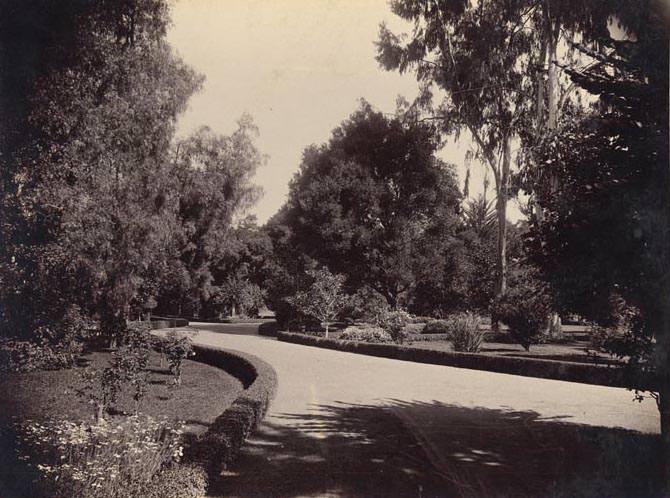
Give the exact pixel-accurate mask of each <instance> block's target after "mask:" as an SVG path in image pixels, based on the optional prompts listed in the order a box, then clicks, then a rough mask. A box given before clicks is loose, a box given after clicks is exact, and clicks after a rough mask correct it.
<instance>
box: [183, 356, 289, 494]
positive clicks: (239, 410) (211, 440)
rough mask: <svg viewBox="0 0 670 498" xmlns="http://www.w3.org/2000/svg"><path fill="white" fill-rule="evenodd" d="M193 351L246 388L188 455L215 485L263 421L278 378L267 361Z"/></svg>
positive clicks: (201, 360)
mask: <svg viewBox="0 0 670 498" xmlns="http://www.w3.org/2000/svg"><path fill="white" fill-rule="evenodd" d="M193 349H194V351H195V353H196V354H195V357H194V359H195V360H196V361H200V362H203V363H206V364H208V365H212V366H215V367H218V368H222V369H224V370H225V371H226V372H228V373H230V374H231V375H233V376H235V377H237V378H238V379H239V380H240V381H241V382H242V385H243V386H244V388H245V390H244V392H243V393H242V395H241V396H240V397H238V398H237V399H236V400H235V401H234V402H233V404H232V405H231V406H230V407H228V409H226V410H225V411H224V412H223V413H222V414H221V415H220V416H219V417H217V418H216V420H215V421H214V422H213V423H212V424H211V425H210V427H209V429H208V430H207V431H206V432H205V433H204V434H202V435H201V436H199V437H198V438H197V439H196V440H195V441H192V442H191V447H190V450H189V451H188V453H187V455H186V457H187V460H188V461H189V462H192V463H195V464H197V465H201V466H203V467H204V468H205V469H206V471H207V474H208V476H209V479H210V482H213V481H216V480H217V479H220V477H221V474H222V472H223V471H224V470H226V468H227V467H228V465H229V464H230V463H231V462H233V461H234V460H235V458H236V457H237V455H238V454H239V451H240V448H241V447H242V444H243V443H244V441H245V440H246V439H247V438H248V437H249V435H250V434H251V432H252V431H253V430H254V429H255V428H256V427H257V426H258V424H259V423H260V422H261V420H263V417H264V416H265V414H266V413H267V411H268V409H269V407H270V403H271V401H272V399H273V398H274V395H275V393H276V389H277V374H276V372H275V371H274V369H273V368H272V367H271V366H270V365H269V364H267V363H266V362H264V361H263V360H261V359H259V358H256V357H255V356H253V355H249V354H246V353H242V352H240V351H228V350H223V349H220V348H216V347H213V346H202V345H194V346H193Z"/></svg>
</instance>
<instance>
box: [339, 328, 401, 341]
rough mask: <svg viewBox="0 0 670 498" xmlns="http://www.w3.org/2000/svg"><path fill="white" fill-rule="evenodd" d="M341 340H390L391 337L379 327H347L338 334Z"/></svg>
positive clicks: (391, 339)
mask: <svg viewBox="0 0 670 498" xmlns="http://www.w3.org/2000/svg"><path fill="white" fill-rule="evenodd" d="M340 339H341V340H343V341H359V342H391V341H393V338H392V337H391V336H390V335H389V333H388V332H386V331H384V329H382V328H381V327H347V328H346V329H344V331H342V333H341V334H340Z"/></svg>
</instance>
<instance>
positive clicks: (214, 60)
mask: <svg viewBox="0 0 670 498" xmlns="http://www.w3.org/2000/svg"><path fill="white" fill-rule="evenodd" d="M172 21H173V26H172V28H171V30H170V32H169V33H168V40H169V41H170V43H171V44H172V46H173V47H174V49H175V50H176V52H177V53H178V54H179V55H180V56H181V57H182V58H183V59H184V61H185V62H186V63H187V64H189V65H190V66H191V67H193V68H194V69H195V70H196V71H198V72H199V73H201V74H203V75H204V76H205V78H206V79H205V83H204V87H203V89H202V90H201V91H200V92H199V93H198V94H196V95H194V96H193V97H192V98H191V100H190V103H189V108H188V110H187V111H186V113H185V114H184V115H183V116H182V117H181V118H180V120H179V122H178V135H180V136H186V135H188V134H190V133H191V132H193V131H194V130H196V129H197V128H199V127H200V126H203V125H206V126H209V127H210V128H212V129H213V130H214V131H215V132H217V133H222V134H229V133H231V132H232V131H233V130H234V129H235V128H236V121H237V120H238V118H239V117H240V116H241V115H242V114H243V113H245V112H247V113H249V114H250V115H251V116H252V117H253V119H254V122H255V123H256V125H257V126H258V128H259V132H260V136H259V137H258V140H257V145H258V148H259V149H260V151H261V152H262V153H263V154H265V155H267V157H268V159H267V163H266V164H265V165H264V166H263V167H261V168H260V169H259V170H258V172H257V174H256V177H255V183H257V184H258V185H260V186H261V187H263V190H264V196H263V198H262V199H261V200H260V201H259V202H258V204H257V205H256V206H255V208H252V209H251V210H250V212H249V214H255V215H256V216H257V217H258V221H259V223H261V224H262V223H265V221H267V219H268V218H270V217H271V216H272V215H273V214H274V213H276V212H277V210H278V209H279V208H280V207H281V205H282V204H283V203H284V202H285V200H286V195H287V193H288V182H289V180H290V179H291V178H292V176H293V175H294V173H295V172H296V171H297V170H298V167H299V165H300V161H301V158H302V152H303V150H304V149H305V147H307V146H308V145H310V144H321V143H324V142H326V141H327V140H328V139H329V138H330V134H331V131H332V130H333V129H334V128H335V127H337V126H339V124H340V123H341V122H342V121H343V120H344V119H346V118H347V117H348V116H349V115H350V114H351V113H352V112H353V111H354V110H356V108H357V107H358V100H359V99H360V98H364V99H366V100H367V101H368V102H370V103H371V104H372V105H373V106H374V107H375V108H376V109H378V110H381V111H383V112H389V113H390V112H393V111H394V110H395V107H396V105H395V102H396V98H397V96H398V95H401V96H403V97H405V98H406V99H407V100H410V101H411V100H413V99H414V97H415V96H416V94H417V83H416V80H415V77H414V74H411V73H410V74H405V75H400V74H398V73H397V72H387V71H384V70H382V69H381V68H380V67H379V66H378V64H377V61H376V60H375V53H376V52H375V45H374V42H375V40H376V39H377V33H378V30H379V24H380V23H381V22H386V23H387V24H388V25H389V26H390V27H391V28H392V30H393V31H394V32H400V31H407V30H408V25H407V24H405V23H404V21H402V20H401V19H399V18H397V17H396V16H395V15H393V14H392V13H391V11H390V8H389V7H388V5H387V1H386V0H282V1H275V0H175V1H174V4H173V8H172ZM469 147H470V141H469V140H468V139H467V138H464V137H462V138H461V140H460V142H459V143H456V144H454V143H451V142H450V143H448V144H447V145H446V147H445V148H444V149H443V150H442V151H441V152H440V156H441V157H442V159H444V160H446V161H449V162H453V163H454V164H456V165H457V166H458V174H459V179H460V182H461V186H462V185H463V181H464V178H465V164H464V163H465V162H464V156H465V153H466V151H467V150H468V148H469ZM483 176H484V168H483V166H481V165H479V164H473V165H472V168H471V180H470V194H471V196H473V195H476V194H477V193H479V192H481V191H482V184H483V181H482V179H483ZM491 192H492V185H491V187H490V188H489V197H492V195H491ZM508 214H509V218H510V219H512V220H516V219H518V218H519V213H518V209H517V208H516V205H515V203H514V202H511V203H510V205H509V207H508Z"/></svg>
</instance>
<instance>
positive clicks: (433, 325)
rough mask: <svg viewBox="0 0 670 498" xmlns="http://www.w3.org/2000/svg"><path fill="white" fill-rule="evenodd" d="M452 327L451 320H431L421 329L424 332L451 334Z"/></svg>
mask: <svg viewBox="0 0 670 498" xmlns="http://www.w3.org/2000/svg"><path fill="white" fill-rule="evenodd" d="M451 331H452V327H451V323H450V322H449V320H431V321H430V322H428V323H427V324H426V326H425V327H424V328H423V330H422V331H421V333H422V334H449V335H451Z"/></svg>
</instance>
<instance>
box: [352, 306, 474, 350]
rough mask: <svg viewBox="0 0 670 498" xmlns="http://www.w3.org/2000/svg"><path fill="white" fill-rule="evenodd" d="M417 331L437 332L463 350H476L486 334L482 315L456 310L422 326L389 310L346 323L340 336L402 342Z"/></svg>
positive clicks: (456, 347)
mask: <svg viewBox="0 0 670 498" xmlns="http://www.w3.org/2000/svg"><path fill="white" fill-rule="evenodd" d="M417 326H418V327H417ZM417 331H418V332H419V333H421V334H439V335H440V337H442V338H448V339H449V340H451V341H452V343H453V348H454V350H456V351H466V352H477V351H479V350H480V349H481V345H482V343H483V342H484V338H485V336H486V330H485V329H484V328H483V327H482V326H481V319H480V318H479V317H478V316H477V315H475V314H473V313H458V314H455V315H452V316H450V317H449V318H448V319H446V320H434V321H430V322H428V323H427V324H425V325H423V326H422V325H421V324H420V323H412V317H411V316H410V315H409V314H407V313H406V312H404V311H388V312H385V313H383V314H380V315H379V316H378V318H377V320H376V323H374V324H371V325H357V326H351V327H347V328H346V329H345V330H344V331H343V332H342V333H341V334H340V339H341V340H345V341H359V342H371V343H385V342H397V343H399V344H402V343H403V342H405V341H406V340H408V339H410V338H413V337H416V334H417Z"/></svg>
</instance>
